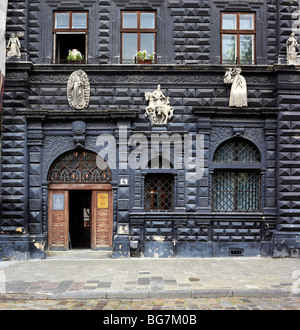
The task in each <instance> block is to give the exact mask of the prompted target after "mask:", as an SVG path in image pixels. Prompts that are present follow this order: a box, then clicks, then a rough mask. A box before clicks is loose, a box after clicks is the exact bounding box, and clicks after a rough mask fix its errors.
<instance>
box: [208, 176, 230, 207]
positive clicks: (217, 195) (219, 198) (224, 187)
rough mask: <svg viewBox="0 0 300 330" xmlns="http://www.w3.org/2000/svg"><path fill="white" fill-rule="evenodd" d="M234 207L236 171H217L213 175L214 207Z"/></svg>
mask: <svg viewBox="0 0 300 330" xmlns="http://www.w3.org/2000/svg"><path fill="white" fill-rule="evenodd" d="M233 208H234V173H232V172H217V173H215V175H214V177H213V209H214V210H215V211H232V210H233Z"/></svg>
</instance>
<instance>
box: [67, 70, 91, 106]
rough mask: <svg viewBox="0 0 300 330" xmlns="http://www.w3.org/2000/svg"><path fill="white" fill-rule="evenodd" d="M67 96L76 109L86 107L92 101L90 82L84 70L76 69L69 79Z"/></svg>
mask: <svg viewBox="0 0 300 330" xmlns="http://www.w3.org/2000/svg"><path fill="white" fill-rule="evenodd" d="M67 96H68V102H69V105H70V106H71V107H72V108H74V109H76V110H82V109H86V108H87V107H88V105H89V102H90V82H89V78H88V76H87V74H86V73H85V72H84V71H82V70H77V71H74V72H73V73H72V74H71V75H70V77H69V80H68V85H67Z"/></svg>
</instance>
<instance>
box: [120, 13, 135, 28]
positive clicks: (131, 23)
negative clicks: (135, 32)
mask: <svg viewBox="0 0 300 330" xmlns="http://www.w3.org/2000/svg"><path fill="white" fill-rule="evenodd" d="M123 28H125V29H134V28H137V13H123Z"/></svg>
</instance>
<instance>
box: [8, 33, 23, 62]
mask: <svg viewBox="0 0 300 330" xmlns="http://www.w3.org/2000/svg"><path fill="white" fill-rule="evenodd" d="M23 36H24V34H23V33H21V32H18V33H17V34H15V33H12V34H11V36H10V38H9V40H8V43H7V46H6V52H7V58H10V57H18V58H20V57H21V43H20V40H19V38H21V37H23Z"/></svg>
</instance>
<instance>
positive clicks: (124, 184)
mask: <svg viewBox="0 0 300 330" xmlns="http://www.w3.org/2000/svg"><path fill="white" fill-rule="evenodd" d="M126 185H128V178H124V177H121V178H120V186H126Z"/></svg>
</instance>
